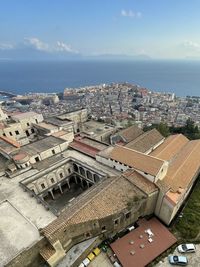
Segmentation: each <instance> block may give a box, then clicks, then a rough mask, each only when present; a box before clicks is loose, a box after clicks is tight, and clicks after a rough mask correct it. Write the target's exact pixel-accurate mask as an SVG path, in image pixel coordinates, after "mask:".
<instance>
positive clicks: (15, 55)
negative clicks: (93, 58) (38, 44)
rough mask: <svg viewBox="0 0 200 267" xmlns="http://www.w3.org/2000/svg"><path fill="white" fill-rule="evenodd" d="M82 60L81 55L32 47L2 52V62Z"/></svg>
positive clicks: (0, 52) (0, 51)
mask: <svg viewBox="0 0 200 267" xmlns="http://www.w3.org/2000/svg"><path fill="white" fill-rule="evenodd" d="M81 58H82V56H81V54H79V53H70V52H66V51H65V52H61V51H54V52H46V51H40V50H36V49H33V48H31V47H26V48H24V47H23V48H16V49H9V50H0V60H73V59H81Z"/></svg>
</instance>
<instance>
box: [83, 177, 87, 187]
mask: <svg viewBox="0 0 200 267" xmlns="http://www.w3.org/2000/svg"><path fill="white" fill-rule="evenodd" d="M82 184H83V188H87V187H88V184H87V182H86V180H84V179H83V182H82Z"/></svg>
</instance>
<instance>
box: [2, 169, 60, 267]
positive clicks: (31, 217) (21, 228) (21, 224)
mask: <svg viewBox="0 0 200 267" xmlns="http://www.w3.org/2000/svg"><path fill="white" fill-rule="evenodd" d="M35 172H36V170H30V171H28V172H26V173H24V174H21V175H19V176H18V177H15V178H13V179H8V178H6V177H4V176H3V177H1V178H0V214H1V220H0V240H1V242H0V266H3V265H4V264H5V263H6V262H8V261H9V260H11V258H12V257H14V256H15V255H16V254H18V253H20V251H21V250H23V249H24V248H26V247H28V246H31V245H32V244H33V243H34V242H37V241H38V240H39V239H40V236H39V231H38V229H39V228H43V227H45V226H46V225H48V224H49V223H50V222H52V221H53V220H54V219H56V216H55V215H53V214H52V213H51V212H49V211H47V210H46V209H45V208H44V207H43V206H42V205H39V204H38V203H37V201H36V199H35V198H31V197H30V195H28V194H27V193H26V192H24V191H23V189H22V188H21V187H20V186H19V182H20V181H21V180H22V179H24V178H25V176H26V175H31V174H34V173H35Z"/></svg>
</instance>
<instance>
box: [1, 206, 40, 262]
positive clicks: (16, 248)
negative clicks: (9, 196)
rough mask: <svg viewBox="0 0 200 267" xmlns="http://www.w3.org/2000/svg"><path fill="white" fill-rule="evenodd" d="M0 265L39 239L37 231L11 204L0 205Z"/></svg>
mask: <svg viewBox="0 0 200 267" xmlns="http://www.w3.org/2000/svg"><path fill="white" fill-rule="evenodd" d="M0 213H1V220H0V229H1V231H0V240H1V242H0V265H1V264H2V265H1V266H4V264H6V263H7V262H9V261H10V260H11V259H12V258H13V257H14V256H15V255H16V254H18V253H19V252H20V251H21V250H23V249H24V248H26V247H28V246H30V245H31V244H33V243H34V242H35V241H37V240H39V239H40V235H39V232H38V229H37V228H36V227H35V226H34V225H33V224H32V223H31V222H30V221H29V220H27V219H26V218H25V217H24V216H23V215H22V214H21V213H20V212H19V211H18V210H17V209H16V208H15V206H13V204H11V203H9V202H8V201H4V202H1V203H0Z"/></svg>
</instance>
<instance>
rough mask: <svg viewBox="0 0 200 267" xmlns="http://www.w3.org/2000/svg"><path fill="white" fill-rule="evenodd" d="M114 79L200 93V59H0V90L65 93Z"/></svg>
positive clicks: (169, 89) (179, 94)
mask: <svg viewBox="0 0 200 267" xmlns="http://www.w3.org/2000/svg"><path fill="white" fill-rule="evenodd" d="M112 82H114V83H118V82H130V83H133V84H137V85H140V86H141V87H145V88H148V89H150V90H154V91H161V92H171V93H175V94H176V95H177V96H186V95H190V96H200V61H195V60H193V61H192V60H179V61H169V60H168V61H164V60H144V61H141V60H140V61H116V60H115V61H95V60H90V61H13V60H1V61H0V90H2V91H7V92H12V93H14V94H26V93H31V92H48V93H50V92H63V90H64V88H76V87H82V86H89V85H97V84H104V83H112Z"/></svg>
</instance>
